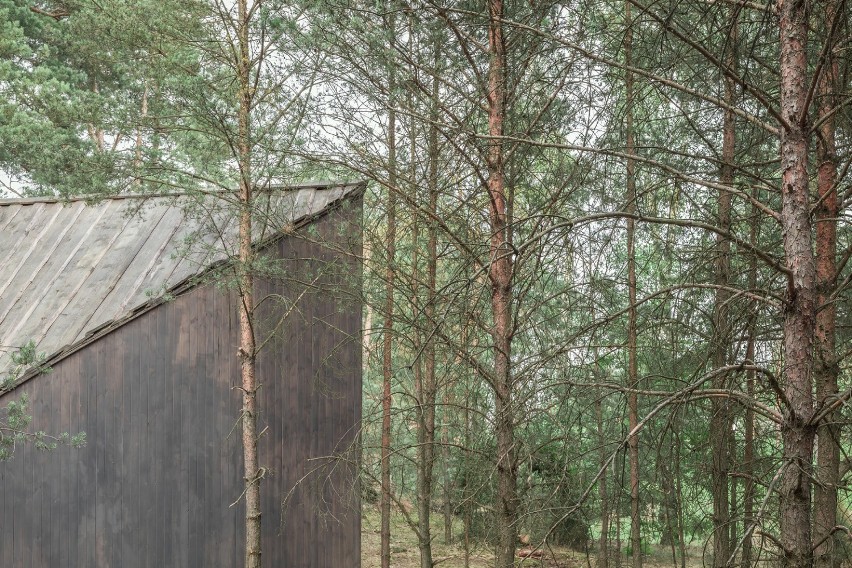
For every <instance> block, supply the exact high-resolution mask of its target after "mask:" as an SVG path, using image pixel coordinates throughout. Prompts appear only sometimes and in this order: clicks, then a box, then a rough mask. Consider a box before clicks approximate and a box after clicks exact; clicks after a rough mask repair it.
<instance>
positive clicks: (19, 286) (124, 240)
mask: <svg viewBox="0 0 852 568" xmlns="http://www.w3.org/2000/svg"><path fill="white" fill-rule="evenodd" d="M363 186H364V185H363V183H354V184H324V183H323V184H319V183H318V184H311V185H302V186H298V187H290V188H286V189H275V190H271V191H267V192H264V193H263V194H261V197H259V198H258V202H259V204H260V207H259V208H260V209H263V213H262V214H261V213H259V214H258V215H257V221H256V222H255V229H256V231H257V234H256V235H255V237H256V241H263V240H267V239H270V238H274V237H275V236H276V235H281V234H285V233H286V232H287V231H289V230H292V229H293V228H294V227H296V226H299V225H301V224H303V223H306V222H308V221H309V220H311V219H314V218H316V217H317V216H320V215H322V214H323V213H325V212H326V211H328V210H329V209H330V208H331V207H332V205H334V204H335V203H337V202H339V201H341V200H342V199H344V198H345V197H347V196H350V195H352V194H355V193H358V192H359V191H360V190H361V189H363ZM229 200H233V195H232V194H227V193H205V194H175V195H157V196H143V195H136V196H126V195H125V196H116V197H110V198H106V199H103V200H101V201H99V202H96V203H93V202H90V201H87V200H85V199H82V198H81V199H71V200H50V199H8V200H0V373H4V372H5V371H7V370H8V369H9V368H10V366H11V353H13V352H14V351H16V350H17V349H19V348H20V347H21V346H23V345H25V344H26V343H27V342H30V341H32V342H34V343H35V344H36V348H37V351H38V352H39V353H44V354H46V355H47V359H48V361H53V362H56V361H57V360H58V359H60V358H62V357H64V356H65V355H67V354H69V353H72V352H74V351H76V350H77V349H79V348H80V347H81V346H82V345H85V344H86V343H87V342H88V341H91V340H92V339H93V338H95V337H98V336H100V335H102V334H103V333H106V332H108V331H110V330H112V329H115V328H116V327H118V326H120V325H122V324H123V323H124V322H126V321H129V319H132V317H135V315H137V314H139V313H142V312H144V311H146V310H147V309H150V308H151V307H153V306H154V305H156V304H158V303H160V302H161V301H162V299H163V297H164V295H166V294H167V293H170V292H174V291H176V290H179V289H181V288H185V287H187V286H188V285H191V284H192V280H193V277H195V276H197V275H198V274H200V273H202V272H203V271H205V270H206V269H207V268H208V267H210V266H211V265H215V264H217V263H221V262H223V261H227V260H228V259H230V258H233V257H234V256H235V255H236V250H237V247H236V243H237V239H236V236H237V220H236V218H237V213H236V209H235V206H234V204H233V203H232V202H229Z"/></svg>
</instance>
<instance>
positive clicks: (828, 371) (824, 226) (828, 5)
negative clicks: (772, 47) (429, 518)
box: [813, 0, 840, 568]
mask: <svg viewBox="0 0 852 568" xmlns="http://www.w3.org/2000/svg"><path fill="white" fill-rule="evenodd" d="M837 16H838V15H837V2H836V0H828V1H826V2H825V25H824V29H826V30H829V31H828V37H826V39H825V41H826V45H827V46H828V48H827V49H826V51H825V54H826V59H825V61H824V62H823V65H824V67H823V72H822V75H821V76H820V78H819V105H818V113H817V116H818V119H819V120H820V121H822V123H821V125H820V128H819V137H818V143H817V160H818V161H819V171H818V174H817V197H818V199H819V203H818V205H817V208H816V279H817V281H816V289H817V300H816V302H817V306H818V308H817V314H816V335H815V336H814V338H815V340H816V343H815V346H814V353H815V359H816V360H815V362H814V363H815V366H814V379H815V381H816V390H817V400H818V402H819V404H820V405H823V404H826V403H827V402H828V401H829V400H830V399H831V397H833V396H834V395H836V394H837V374H838V371H837V364H836V361H835V319H836V315H837V307H836V304H835V303H834V301H833V300H832V297H831V295H832V292H833V291H834V286H835V277H836V274H837V267H836V255H837V216H838V214H839V209H838V200H837V185H836V183H837V151H836V146H835V141H834V114H833V113H834V107H835V105H836V103H837V99H836V97H835V92H836V89H837V60H836V58H835V54H834V44H835V39H834V37H833V34H832V30H833V28H834V21H835V19H836V18H837ZM817 436H818V440H819V443H818V445H817V483H816V486H815V489H814V537H813V538H814V544H815V551H814V554H815V556H816V565H817V566H818V567H819V568H828V567H829V566H831V565H832V551H833V550H834V546H832V545H833V544H834V543H833V541H832V538H831V534H832V533H831V531H832V529H833V528H834V526H835V524H836V523H837V485H838V482H839V481H840V479H839V471H840V448H839V440H840V426H839V424H838V423H837V420H836V415H835V413H831V414H829V415H828V416H826V417H825V420H824V421H823V422H822V423H821V424H820V425H819V429H818V430H817Z"/></svg>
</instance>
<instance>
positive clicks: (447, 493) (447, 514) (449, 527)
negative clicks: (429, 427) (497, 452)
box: [441, 331, 464, 545]
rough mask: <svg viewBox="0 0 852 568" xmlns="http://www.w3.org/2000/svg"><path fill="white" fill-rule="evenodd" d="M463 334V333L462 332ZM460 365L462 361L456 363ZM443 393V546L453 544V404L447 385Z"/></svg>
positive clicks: (450, 391)
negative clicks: (451, 469)
mask: <svg viewBox="0 0 852 568" xmlns="http://www.w3.org/2000/svg"><path fill="white" fill-rule="evenodd" d="M462 334H464V331H462ZM457 363H458V364H459V365H462V364H463V363H462V361H461V360H459V361H457ZM445 389H446V390H445V391H444V412H443V415H444V420H443V424H442V426H441V453H442V456H443V462H444V483H443V487H444V544H448V545H449V544H452V543H453V502H452V498H453V485H452V477H451V476H450V417H451V416H452V412H451V410H450V409H451V408H452V406H451V405H452V404H453V397H452V390H451V389H450V385H449V384H447V386H446V387H445Z"/></svg>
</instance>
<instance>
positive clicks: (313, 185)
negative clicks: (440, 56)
mask: <svg viewBox="0 0 852 568" xmlns="http://www.w3.org/2000/svg"><path fill="white" fill-rule="evenodd" d="M362 183H364V181H363V180H358V181H351V180H339V181H334V180H317V181H308V182H304V183H297V184H270V185H268V186H266V187H265V188H264V189H266V188H269V189H271V190H275V191H299V190H301V189H327V188H335V187H349V186H354V185H359V184H362ZM196 193H201V194H206V195H216V194H225V193H231V192H229V191H228V190H225V189H204V190H196V191H187V190H181V191H174V192H158V193H119V194H114V195H97V194H92V195H74V196H70V197H56V196H54V197H7V198H0V207H5V206H7V205H35V204H37V203H48V204H50V203H77V202H80V201H90V202H95V203H96V202H99V201H120V200H123V199H157V198H161V197H182V196H185V195H194V194H196Z"/></svg>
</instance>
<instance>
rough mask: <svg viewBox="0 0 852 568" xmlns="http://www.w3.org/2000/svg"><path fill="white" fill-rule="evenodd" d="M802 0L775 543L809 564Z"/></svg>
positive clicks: (785, 158)
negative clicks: (778, 528)
mask: <svg viewBox="0 0 852 568" xmlns="http://www.w3.org/2000/svg"><path fill="white" fill-rule="evenodd" d="M808 7H809V3H808V2H802V1H801V0H780V1H779V3H778V8H779V13H780V41H781V43H780V47H781V68H780V70H781V108H780V112H781V117H782V119H783V124H782V125H781V172H782V173H781V229H782V235H783V241H784V253H785V265H786V268H787V270H788V271H789V273H788V285H787V294H786V298H785V306H784V370H783V379H784V385H783V388H784V391H783V392H784V396H785V398H786V404H785V408H784V419H783V423H782V426H781V438H782V443H783V464H782V467H784V472H783V475H782V478H781V481H780V487H779V491H780V500H781V503H780V515H781V544H782V546H783V547H784V555H785V562H784V564H785V566H787V567H788V568H810V566H812V565H813V551H812V549H811V547H812V540H811V475H812V473H813V472H812V469H813V449H814V434H815V432H814V428H813V426H812V425H811V423H810V422H811V418H812V415H813V394H812V387H813V384H812V375H811V372H812V370H813V355H814V353H813V347H814V343H813V341H814V340H813V338H814V334H815V332H816V325H815V323H816V322H815V316H816V266H815V262H814V253H813V249H812V243H811V222H810V203H809V200H808V138H807V132H808V120H807V119H808V112H807V109H806V108H805V107H806V105H807V101H808V81H807V39H808Z"/></svg>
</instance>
